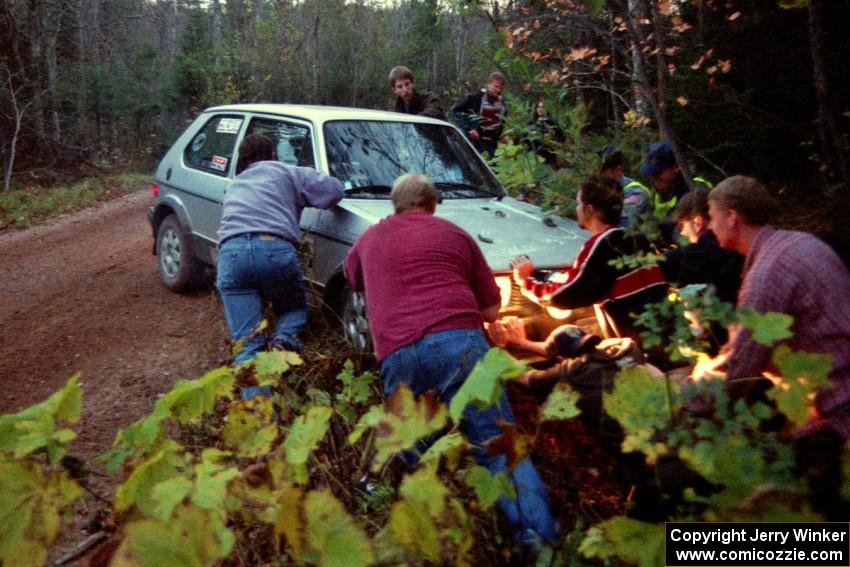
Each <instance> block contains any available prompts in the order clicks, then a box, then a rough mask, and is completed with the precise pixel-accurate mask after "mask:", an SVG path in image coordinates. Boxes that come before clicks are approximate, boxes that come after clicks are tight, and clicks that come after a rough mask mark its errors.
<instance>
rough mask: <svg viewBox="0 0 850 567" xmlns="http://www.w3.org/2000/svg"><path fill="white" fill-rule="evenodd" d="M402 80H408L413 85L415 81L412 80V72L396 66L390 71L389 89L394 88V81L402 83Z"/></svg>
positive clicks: (402, 66)
mask: <svg viewBox="0 0 850 567" xmlns="http://www.w3.org/2000/svg"><path fill="white" fill-rule="evenodd" d="M404 79H410V82H412V83H415V82H416V79H414V78H413V71H411V70H410V69H408V68H407V67H405V66H404V65H396V66H395V67H393V68H392V70H391V71H390V76H389V80H390V88H391V89H392V88H394V87H395V84H396V81H402V80H404Z"/></svg>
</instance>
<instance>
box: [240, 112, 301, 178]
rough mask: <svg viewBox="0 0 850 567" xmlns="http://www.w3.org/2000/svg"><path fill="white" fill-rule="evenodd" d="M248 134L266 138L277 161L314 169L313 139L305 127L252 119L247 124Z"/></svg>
mask: <svg viewBox="0 0 850 567" xmlns="http://www.w3.org/2000/svg"><path fill="white" fill-rule="evenodd" d="M249 134H263V135H265V136H268V137H269V138H270V139H271V141H272V142H274V146H275V151H276V154H277V161H280V162H283V163H285V164H288V165H299V166H302V167H315V160H314V158H313V139H312V136H311V135H310V129H309V128H308V127H307V126H304V125H303V124H294V123H292V122H286V121H283V120H272V119H270V118H254V119H252V120H251V122H250V124H248V131H247V132H246V134H245V135H246V136H247V135H249Z"/></svg>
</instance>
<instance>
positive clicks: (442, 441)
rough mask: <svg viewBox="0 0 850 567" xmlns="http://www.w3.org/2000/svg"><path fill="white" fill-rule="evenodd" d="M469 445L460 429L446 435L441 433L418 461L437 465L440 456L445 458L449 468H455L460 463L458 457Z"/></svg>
mask: <svg viewBox="0 0 850 567" xmlns="http://www.w3.org/2000/svg"><path fill="white" fill-rule="evenodd" d="M467 447H469V443H468V442H467V440H466V437H465V436H464V435H463V433H461V432H460V431H452V432H451V433H448V434H446V435H442V436H441V437H440V438H439V439H437V441H435V442H434V443H433V444H432V445H431V446H430V447H428V450H427V451H425V454H424V455H422V458H421V459H419V462H421V463H423V464H432V465H434V466H437V465H439V463H440V459H441V458H442V457H445V458H446V462H447V465H446V466H447V467H448V469H449V470H452V471H453V470H455V469H457V467H458V465H459V464H460V458H461V456H462V455H463V452H464V450H465V449H466V448H467Z"/></svg>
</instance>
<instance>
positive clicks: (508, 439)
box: [484, 421, 531, 468]
mask: <svg viewBox="0 0 850 567" xmlns="http://www.w3.org/2000/svg"><path fill="white" fill-rule="evenodd" d="M499 429H501V430H502V434H501V435H497V436H496V437H494V438H493V439H490V440H489V441H487V442H486V443H485V444H484V446H485V447H487V451H488V452H489V453H490V454H491V455H505V456H506V457H507V459H508V467H509V468H514V467H515V466H516V464H517V463H518V462H520V461H521V460H523V459H524V458H525V457H526V456H528V452H529V449H530V447H531V439H530V438H529V437H528V436H527V435H523V433H522V432H521V431H520V429H519V427H517V426H516V425H514V424H513V423H508V422H506V421H500V422H499Z"/></svg>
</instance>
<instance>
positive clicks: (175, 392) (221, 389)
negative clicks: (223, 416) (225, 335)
mask: <svg viewBox="0 0 850 567" xmlns="http://www.w3.org/2000/svg"><path fill="white" fill-rule="evenodd" d="M234 382H235V378H234V375H233V369H232V368H230V367H226V366H225V367H222V368H216V369H215V370H212V371H210V372H207V373H206V374H204V375H203V376H202V377H200V378H198V379H196V380H180V381H179V382H177V383H176V384H175V385H174V387H173V388H172V389H171V391H170V392H168V393H167V394H165V396H163V397H162V398H161V399H160V400H159V401H158V402H157V403H156V406H155V409H154V411H156V410H157V409H159V410H162V408H168V410H169V412H170V413H171V415H172V416H173V417H174V418H175V419H176V420H177V422H178V423H188V422H190V421H192V420H193V419H196V418H198V417H201V416H202V415H205V414H207V413H210V412H212V411H213V410H214V409H215V402H216V401H217V400H219V399H220V398H228V399H230V398H232V397H233V384H234Z"/></svg>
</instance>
